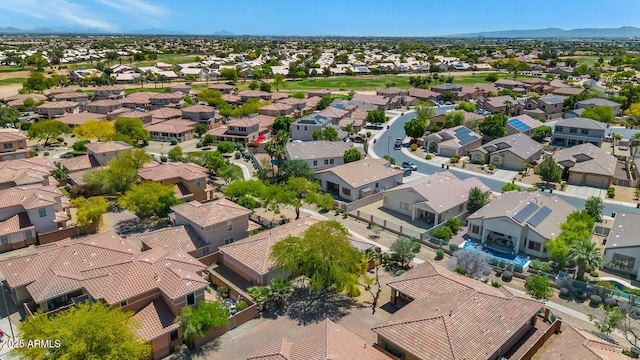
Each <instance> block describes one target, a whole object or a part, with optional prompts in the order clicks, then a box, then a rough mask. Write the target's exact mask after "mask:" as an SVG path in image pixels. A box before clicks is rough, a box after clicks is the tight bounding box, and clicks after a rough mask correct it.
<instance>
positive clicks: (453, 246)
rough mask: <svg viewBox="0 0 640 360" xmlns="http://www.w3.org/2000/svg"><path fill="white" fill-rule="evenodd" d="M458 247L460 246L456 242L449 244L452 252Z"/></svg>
mask: <svg viewBox="0 0 640 360" xmlns="http://www.w3.org/2000/svg"><path fill="white" fill-rule="evenodd" d="M458 248H459V246H458V245H456V244H449V250H451V252H454V251H457V250H458Z"/></svg>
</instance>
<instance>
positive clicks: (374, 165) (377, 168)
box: [317, 159, 402, 201]
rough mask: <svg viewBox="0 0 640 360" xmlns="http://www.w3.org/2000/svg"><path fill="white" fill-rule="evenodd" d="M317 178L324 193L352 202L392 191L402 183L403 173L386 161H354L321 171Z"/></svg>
mask: <svg viewBox="0 0 640 360" xmlns="http://www.w3.org/2000/svg"><path fill="white" fill-rule="evenodd" d="M317 176H318V180H320V182H321V183H322V191H324V192H329V193H332V194H334V195H336V196H339V197H340V198H342V199H346V200H350V201H353V200H358V199H360V198H362V197H365V196H368V195H371V194H374V193H377V192H380V191H382V190H386V189H390V188H392V187H395V186H396V185H398V184H400V183H401V182H402V171H401V170H400V169H398V168H395V167H391V164H390V163H389V162H388V161H387V160H385V159H363V160H359V161H354V162H351V163H348V164H343V165H339V166H335V167H332V168H329V169H325V170H320V171H319V172H318V173H317Z"/></svg>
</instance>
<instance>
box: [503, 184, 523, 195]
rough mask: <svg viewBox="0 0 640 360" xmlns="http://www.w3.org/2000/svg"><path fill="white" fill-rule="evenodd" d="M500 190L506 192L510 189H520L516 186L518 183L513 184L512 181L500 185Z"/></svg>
mask: <svg viewBox="0 0 640 360" xmlns="http://www.w3.org/2000/svg"><path fill="white" fill-rule="evenodd" d="M501 190H502V192H503V193H505V192H507V191H512V190H515V191H522V189H521V188H520V186H518V185H516V184H514V183H506V184H504V185H503V186H502V189H501Z"/></svg>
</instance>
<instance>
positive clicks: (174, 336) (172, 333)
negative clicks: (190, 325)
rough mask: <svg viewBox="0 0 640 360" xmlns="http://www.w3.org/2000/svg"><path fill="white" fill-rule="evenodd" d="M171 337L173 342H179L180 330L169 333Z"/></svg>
mask: <svg viewBox="0 0 640 360" xmlns="http://www.w3.org/2000/svg"><path fill="white" fill-rule="evenodd" d="M169 337H170V338H171V340H170V341H171V342H174V341H176V340H178V330H173V331H172V332H170V333H169Z"/></svg>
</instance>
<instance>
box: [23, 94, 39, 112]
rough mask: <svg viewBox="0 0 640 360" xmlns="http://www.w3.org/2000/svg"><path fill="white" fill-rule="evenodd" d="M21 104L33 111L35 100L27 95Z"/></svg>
mask: <svg viewBox="0 0 640 360" xmlns="http://www.w3.org/2000/svg"><path fill="white" fill-rule="evenodd" d="M22 105H24V107H25V108H26V109H27V110H29V111H33V109H34V108H35V106H36V101H35V100H33V98H32V97H28V98H26V99H24V101H22Z"/></svg>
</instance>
